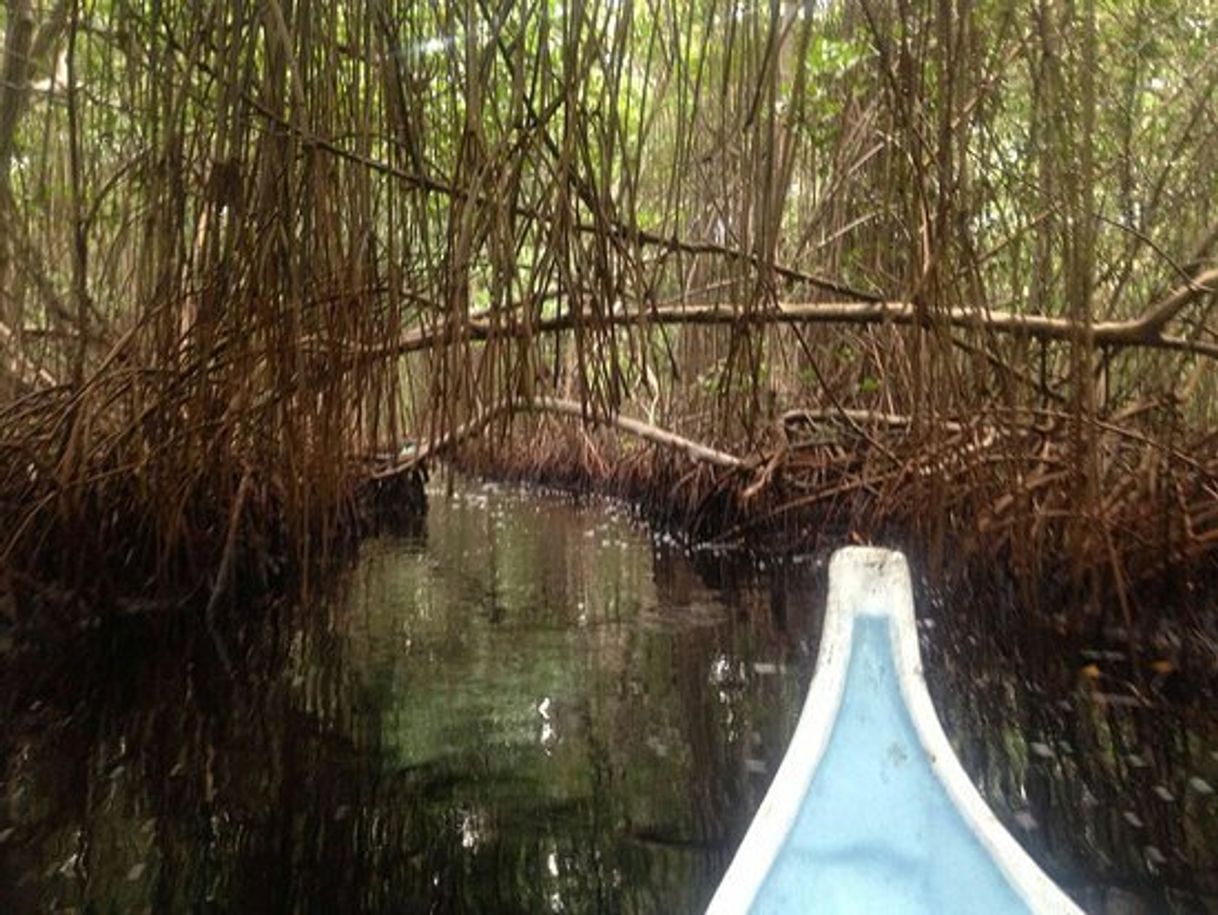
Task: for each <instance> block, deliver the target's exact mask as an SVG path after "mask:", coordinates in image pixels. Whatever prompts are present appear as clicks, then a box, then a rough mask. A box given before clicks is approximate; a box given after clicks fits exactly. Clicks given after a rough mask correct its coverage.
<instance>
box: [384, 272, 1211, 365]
mask: <svg viewBox="0 0 1218 915" xmlns="http://www.w3.org/2000/svg"><path fill="white" fill-rule="evenodd" d="M1215 291H1218V269H1215V270H1211V271H1208V272H1206V273H1203V274H1201V275H1200V276H1198V277H1197V279H1196V280H1195V281H1193V282H1190V283H1189V284H1187V285H1185V286H1182V287H1180V288H1178V289H1176V290H1174V291H1173V292H1171V293H1169V294H1168V295H1167V296H1165V297H1164V298H1163V299H1162V300H1161V301H1160V302H1159V303H1158V304H1156V305H1154V306H1153V307H1152V308H1150V309H1149V310H1148V311H1147V313H1146V314H1145V315H1143V316H1142V317H1140V318H1136V319H1132V320H1128V321H1101V322H1099V323H1097V324H1093V325H1092V326H1091V330H1090V333H1089V334H1088V337H1089V339H1090V340H1091V342H1092V343H1093V344H1095V345H1096V346H1106V347H1110V348H1113V349H1120V348H1129V347H1145V348H1148V349H1164V350H1174V351H1177V352H1186V353H1193V354H1196V355H1201V356H1207V357H1209V358H1213V359H1218V344H1214V343H1207V342H1205V341H1203V340H1188V339H1185V338H1183V337H1178V336H1174V335H1171V334H1165V333H1163V328H1164V326H1165V325H1166V324H1167V323H1168V322H1169V321H1170V320H1171V318H1172V317H1174V316H1175V315H1176V314H1178V313H1179V312H1180V310H1181V309H1183V308H1184V307H1186V306H1187V305H1188V304H1190V303H1192V302H1194V301H1196V300H1197V299H1198V298H1200V297H1201V296H1203V295H1207V294H1211V293H1213V292H1215ZM503 317H504V316H500V317H499V319H498V320H496V321H494V322H492V321H490V320H488V318H489V316H471V317H470V318H469V319H468V320H466V321H462V322H460V323H454V324H448V325H445V326H443V327H440V328H438V329H426V330H424V329H419V330H415V331H411V332H410V333H408V334H406V335H405V336H404V337H402V339H401V340H399V341H398V342H397V343H396V344H393V345H391V346H388V347H377V348H374V349H364V350H362V351H361V355H363V356H365V357H372V358H383V357H385V356H392V355H403V354H405V353H411V352H418V351H421V350H426V349H431V348H433V347H436V346H440V345H444V344H450V343H456V342H459V341H472V342H484V341H489V340H501V339H506V338H510V337H520V336H525V335H527V334H528V333H532V334H544V333H555V332H559V331H565V330H571V329H573V328H575V326H576V325H577V324H588V323H593V324H595V325H597V326H600V327H632V326H639V325H647V324H656V325H661V324H673V325H681V324H691V325H692V324H697V325H714V324H732V325H737V324H745V323H748V324H757V325H766V324H855V325H861V324H894V325H902V326H910V325H915V324H922V323H923V322H924V320H925V319H924V317H923V316H922V314H921V313H919V311H918V308H917V307H916V306H915V305H914V304H913V303H912V302H900V301H894V302H817V303H808V304H804V303H779V304H777V305H774V306H773V307H771V308H768V309H765V310H763V311H756V312H750V313H748V314H747V315H746V314H744V313H742V312H740V311H738V310H736V309H735V308H732V307H730V306H725V305H674V306H665V307H662V308H653V309H646V310H639V311H616V312H613V313H610V314H607V315H597V316H596V317H595V318H594V319H591V318H589V317H588V316H586V315H571V314H566V315H560V316H557V317H553V318H545V319H542V320H538V321H536V322H534V323H533V324H532V325H531V327H530V328H529V329H528V330H526V329H525V328H524V327H523V326H521V325H519V324H514V323H504V321H503ZM933 320H934V321H935V322H936V323H939V324H942V325H946V326H950V327H954V328H965V329H969V330H975V331H986V332H992V333H999V334H1005V335H1009V336H1023V337H1028V338H1030V339H1033V340H1044V341H1059V342H1064V341H1072V340H1077V339H1079V335H1080V328H1079V327H1078V325H1076V324H1075V323H1074V322H1073V321H1070V320H1069V319H1067V318H1053V317H1048V316H1046V315H1038V314H1018V313H1016V312H1010V311H980V310H974V309H966V308H954V309H951V310H950V311H946V312H942V313H940V314H938V315H936V316H935V317H934V318H933Z"/></svg>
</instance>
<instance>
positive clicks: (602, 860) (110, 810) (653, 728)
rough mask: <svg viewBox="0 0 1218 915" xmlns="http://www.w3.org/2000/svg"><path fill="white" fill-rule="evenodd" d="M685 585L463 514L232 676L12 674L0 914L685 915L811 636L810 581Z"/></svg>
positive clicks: (255, 638)
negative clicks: (370, 914)
mask: <svg viewBox="0 0 1218 915" xmlns="http://www.w3.org/2000/svg"><path fill="white" fill-rule="evenodd" d="M711 571H712V573H713V574H711V575H710V576H709V577H710V578H711V579H713V580H715V586H714V587H711V586H708V585H707V584H706V583H705V582H706V576H704V575H703V574H700V573H699V572H698V571H697V570H695V568H694V567H693V565H691V563H690V562H689V561H688V560H687V559H686V558H685V557H684V556H683V555H682V554H681V553H680V552H679V551H677V550H676V549H675V548H674V547H673V546H671V545H669V544H666V543H664V542H662V541H657V540H653V539H652V538H650V537H649V536H648V535H647V534H646V533H645V532H644V531H643V530H641V529H640V528H639V527H638V526H637V525H634V524H632V523H630V522H629V520H628V519H626V518H623V517H620V516H618V515H617V514H615V513H614V512H612V511H607V510H606V509H605V508H604V507H603V506H597V507H592V508H579V507H577V506H574V505H571V504H569V503H566V502H562V501H557V500H554V499H542V498H537V497H535V496H522V495H520V494H518V493H514V492H510V491H507V492H502V491H498V490H495V489H493V488H474V489H470V490H467V491H459V492H458V493H457V494H456V496H455V497H454V498H452V499H448V498H446V497H444V495H443V494H441V493H435V494H433V506H432V511H431V515H430V518H429V522H428V530H427V536H426V542H425V544H424V542H422V541H420V540H418V539H415V540H411V539H401V538H397V539H382V540H378V541H373V542H370V543H368V544H367V545H366V547H365V549H364V550H363V551H362V555H361V559H360V562H359V564H358V565H357V567H356V568H355V569H354V570H353V571H352V572H351V573H349V575H348V576H347V580H346V582H345V587H344V588H343V589H342V593H341V594H340V595H338V596H337V597H333V598H331V599H329V600H328V601H326V602H325V603H324V604H323V605H322V606H320V607H314V608H312V612H311V613H310V614H308V616H307V619H309V621H310V622H309V624H308V625H301V624H300V619H301V616H300V615H298V614H290V613H288V611H286V610H283V609H280V610H279V611H278V612H277V614H273V615H272V619H271V620H270V621H269V623H268V622H267V621H263V622H262V623H260V624H259V625H258V626H250V627H248V628H247V629H246V630H245V631H244V632H241V633H239V635H238V636H237V637H236V638H235V642H236V646H235V647H234V648H233V649H232V653H233V654H234V655H235V656H236V657H239V658H241V659H242V660H241V661H240V663H238V665H237V669H236V670H235V671H234V673H233V674H231V675H229V674H226V673H225V671H224V670H223V669H222V668H221V667H220V666H219V664H218V663H217V662H216V660H215V657H214V654H215V653H214V649H212V648H211V646H210V643H209V641H208V640H207V638H206V636H201V635H200V634H199V633H198V632H196V631H194V629H193V628H192V627H185V626H183V627H179V628H178V629H176V630H173V631H153V630H152V629H151V628H150V624H149V623H148V622H147V621H144V620H139V619H131V620H127V621H124V622H120V623H119V624H118V625H115V626H108V627H107V628H106V630H105V631H104V633H85V634H83V635H82V637H81V639H80V644H79V645H77V646H75V649H74V650H70V651H69V652H68V654H69V655H70V657H67V658H65V657H64V656H63V655H64V654H65V652H64V650H63V649H62V648H61V647H57V650H56V653H55V655H54V656H50V655H48V656H39V655H38V652H37V651H34V650H31V651H27V652H24V653H23V654H22V655H21V656H20V657H18V658H9V659H8V661H7V662H6V663H5V668H4V671H5V679H6V681H7V682H6V683H5V684H4V686H5V687H6V693H5V694H6V695H7V696H9V697H10V700H7V701H9V702H10V703H11V704H10V706H9V707H6V708H5V709H4V713H5V716H6V721H7V722H9V725H8V727H6V728H5V734H4V736H3V738H0V740H2V741H3V744H2V745H3V752H4V762H5V767H4V772H5V791H4V798H5V805H4V807H3V808H0V829H3V830H4V832H3V833H0V836H3V841H2V842H0V910H2V911H5V912H9V911H15V912H22V911H31V912H32V911H70V910H83V909H86V908H89V909H96V910H103V911H105V910H114V911H124V912H126V911H131V912H139V911H154V912H163V911H186V910H200V911H242V912H244V911H302V912H305V911H317V912H335V911H355V910H373V911H409V912H414V911H421V912H427V911H434V912H450V911H451V912H456V911H471V912H473V911H477V912H487V911H495V912H539V911H556V912H557V911H562V912H619V911H620V912H682V911H697V910H698V909H700V907H701V906H702V905H703V904H704V903H705V901H706V899H707V898H708V897H709V894H710V892H711V891H712V890H713V887H714V884H715V882H716V881H717V879H718V875H719V874H720V873H721V872H722V870H723V868H724V867H725V866H726V863H727V859H728V858H729V857H730V854H731V850H732V848H733V847H734V843H735V841H736V840H737V839H738V837H739V834H740V831H741V830H742V828H743V826H744V824H745V823H746V822H747V819H748V812H749V811H750V810H751V809H752V808H753V807H754V806H755V805H756V804H757V803H758V801H759V800H760V796H761V793H762V792H763V791H764V787H765V784H766V781H767V780H768V774H769V772H770V771H771V770H772V765H773V762H774V761H776V760H777V759H778V758H780V756H781V753H782V749H783V746H784V745H785V740H786V736H787V734H788V733H789V730H790V727H791V725H792V723H793V712H794V710H796V709H797V707H798V702H799V695H800V691H801V686H800V684H801V683H803V684H806V681H807V677H808V673H809V670H810V663H811V658H812V656H813V653H814V650H815V644H814V641H815V630H816V623H815V620H814V618H813V617H814V614H813V613H812V612H798V613H792V614H787V612H786V605H787V604H788V603H789V604H790V605H791V606H798V607H800V608H811V606H812V604H813V601H814V582H813V581H812V579H813V573H812V572H811V571H810V570H809V568H808V567H799V566H795V567H790V568H787V569H786V570H785V571H779V572H778V573H774V572H768V573H767V574H766V575H764V576H758V575H755V574H744V575H742V574H739V573H738V571H734V570H732V569H730V568H727V567H724V566H721V565H716V566H715V567H714V568H713V569H712V570H711ZM788 618H790V619H792V620H798V621H799V623H798V625H797V627H796V628H794V629H792V628H791V627H790V626H789V625H788ZM154 645H155V650H154V649H153V646H154Z"/></svg>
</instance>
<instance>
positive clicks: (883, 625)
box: [709, 548, 1079, 915]
mask: <svg viewBox="0 0 1218 915" xmlns="http://www.w3.org/2000/svg"><path fill="white" fill-rule="evenodd" d="M822 638H823V643H822V648H821V655H820V659H819V661H818V665H817V674H816V678H815V679H814V681H813V685H812V687H811V688H810V689H809V694H808V699H807V700H806V703H805V708H804V712H803V714H802V716H801V719H800V724H799V727H798V729H797V731H796V734H795V737H794V738H793V739H792V745H791V748H790V750H789V751H788V753H787V757H786V758H785V759H784V761H783V764H782V767H781V768H780V770H779V772H778V774H777V775H776V776H775V779H774V784H773V785H772V786H771V788H770V791H769V793H768V794H767V796H766V799H765V801H764V802H763V804H762V808H761V810H760V811H759V813H758V815H757V817H756V819H755V820H754V822H753V824H752V826H751V827H750V829H749V832H748V834H747V835H746V837H745V840H744V842H743V843H742V844H741V848H740V850H739V851H738V852H737V855H736V858H735V860H734V861H733V862H732V865H731V867H730V868H729V870H728V873H727V875H726V876H725V878H724V881H723V884H722V885H721V886H720V888H719V891H718V892H717V893H716V895H715V898H714V900H713V901H712V903H711V907H710V910H709V912H710V913H714V915H724V913H743V912H755V913H775V915H786V913H795V912H810V913H818V915H853V913H860V915H861V913H886V915H929V913H993V915H1007V913H1028V912H1033V913H1077V912H1079V909H1078V908H1077V907H1076V906H1075V905H1074V903H1072V902H1071V901H1070V900H1069V898H1068V897H1066V895H1065V894H1064V893H1062V891H1061V890H1060V889H1059V888H1057V887H1056V886H1055V885H1054V884H1053V883H1052V881H1050V880H1049V878H1048V877H1047V876H1046V875H1045V874H1044V873H1043V872H1041V871H1040V870H1039V868H1038V867H1037V866H1036V865H1035V864H1034V863H1033V862H1032V860H1031V859H1030V858H1029V857H1028V856H1027V855H1026V853H1025V852H1023V850H1022V849H1021V848H1020V847H1019V845H1018V844H1017V843H1016V842H1015V840H1014V839H1013V838H1012V837H1011V836H1010V835H1008V834H1007V833H1006V832H1005V830H1003V828H1002V826H1001V824H999V823H998V821H997V819H996V818H995V817H994V815H993V813H992V812H991V811H990V810H989V809H988V808H987V807H986V806H985V804H984V801H982V800H981V798H980V796H979V795H978V794H977V792H976V790H975V788H973V786H972V784H971V783H970V782H969V780H968V777H967V775H966V774H965V773H964V772H963V770H962V769H961V767H960V764H959V762H958V760H956V758H955V756H954V754H953V753H952V750H951V747H950V745H949V744H948V742H947V739H946V737H945V736H944V734H943V731H942V727H941V726H940V724H939V722H938V719H937V718H936V717H935V715H934V709H933V706H932V705H931V703H930V697H929V695H928V694H927V693H926V687H925V682H924V681H923V679H922V670H921V663H920V660H919V657H918V647H917V632H916V627H915V625H914V619H913V604H912V592H911V589H910V586H909V576H908V570H907V568H906V566H905V562H904V558H903V557H901V556H900V554H896V553H890V552H887V551H880V550H863V549H857V548H856V549H851V550H847V551H841V552H839V553H838V554H837V555H835V556H834V559H833V562H832V563H831V566H830V597H829V609H828V612H827V614H826V621H825V634H824V636H823V637H822Z"/></svg>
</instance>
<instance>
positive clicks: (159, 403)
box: [0, 0, 1218, 614]
mask: <svg viewBox="0 0 1218 915" xmlns="http://www.w3.org/2000/svg"><path fill="white" fill-rule="evenodd" d="M3 16H4V18H3V20H0V25H2V26H3V34H4V46H3V51H2V52H0V67H2V71H3V75H2V78H0V226H2V230H0V517H2V518H3V519H4V523H3V524H2V525H0V531H2V536H3V540H2V541H0V551H2V553H0V555H2V556H3V558H4V562H5V566H6V568H8V570H9V571H8V573H7V579H8V580H7V585H8V586H10V587H13V588H16V589H18V590H22V591H23V592H25V591H27V590H29V589H33V590H35V591H38V592H39V593H43V592H45V585H46V584H47V583H49V582H56V583H57V586H58V587H60V588H62V587H64V586H66V587H67V588H68V589H69V590H68V592H67V593H69V594H70V595H79V596H81V597H83V598H85V599H89V600H92V599H96V598H97V597H99V596H100V597H105V596H113V595H115V594H117V593H120V592H132V591H140V592H148V591H150V590H158V589H167V590H176V589H178V587H179V586H180V585H181V584H182V583H184V582H185V583H194V582H199V581H206V580H208V579H207V577H208V576H211V577H212V578H213V579H215V580H218V581H219V582H221V583H222V582H223V581H224V580H225V579H226V578H228V577H229V576H230V575H231V574H234V568H233V567H234V566H235V565H243V563H241V562H237V561H235V560H234V558H233V557H234V556H235V555H238V554H239V555H240V556H243V557H246V560H245V561H244V566H248V568H243V569H242V571H243V572H246V573H251V574H257V575H262V576H267V575H270V574H273V573H274V571H275V566H276V564H277V563H278V562H279V561H280V559H281V558H283V557H294V558H295V559H297V560H299V559H301V558H305V557H308V556H312V555H316V554H318V553H319V552H324V551H325V550H326V549H328V548H329V547H330V546H331V545H332V544H333V543H334V540H335V537H336V536H337V535H338V534H340V533H343V532H347V531H349V530H351V529H352V527H353V526H354V525H355V524H356V515H357V514H358V512H357V511H355V510H353V508H352V505H353V504H354V503H353V499H354V498H355V496H356V494H357V492H359V491H360V488H361V484H362V483H363V482H365V481H366V480H368V478H369V477H370V476H371V475H375V476H376V477H377V478H378V479H379V480H380V484H381V486H382V497H384V493H385V492H393V491H395V490H394V489H393V487H392V486H388V482H389V481H391V480H392V478H393V475H394V474H395V473H397V472H399V471H401V472H402V473H409V472H412V471H413V469H414V468H415V467H416V465H417V458H418V457H419V456H420V455H421V454H422V453H423V449H420V450H419V451H415V452H409V451H405V452H399V446H400V444H401V443H402V442H403V440H405V439H407V438H413V439H418V440H426V441H428V442H431V443H432V446H433V447H439V446H446V447H450V448H451V447H454V446H462V447H464V448H465V451H466V453H467V454H469V453H470V451H471V449H473V450H474V451H477V450H478V446H477V444H476V441H475V439H476V437H474V436H472V433H477V432H486V433H489V434H488V435H486V436H484V437H483V441H484V442H492V443H493V445H494V447H493V448H492V449H491V450H490V452H489V453H488V452H487V451H486V450H485V448H483V450H482V451H481V457H480V460H481V461H482V462H483V466H488V465H489V466H491V468H492V469H495V468H498V469H500V470H504V469H517V470H518V469H520V468H521V467H522V466H523V467H525V468H526V469H529V468H531V470H532V471H533V472H536V473H548V474H551V475H556V474H557V475H561V474H562V473H564V472H566V473H568V474H570V473H571V472H573V469H574V470H578V473H576V474H575V475H576V476H577V477H578V478H579V479H581V480H582V481H584V482H585V483H587V482H592V483H597V484H602V485H613V484H614V483H615V481H616V483H617V484H618V485H625V484H623V480H626V481H627V483H628V485H629V487H630V488H631V491H632V492H634V493H635V494H636V495H642V496H647V495H648V494H650V495H651V496H652V497H656V498H659V497H660V496H663V497H664V498H665V499H667V500H669V501H675V502H677V503H680V504H682V505H684V506H685V509H684V514H682V515H681V517H682V518H683V519H684V520H685V521H687V522H696V523H698V524H699V525H701V526H700V528H699V529H700V530H701V531H702V532H703V533H708V532H714V533H715V534H716V535H717V536H720V537H721V538H723V539H724V540H726V541H732V540H736V539H740V538H743V537H747V536H749V535H751V534H753V533H756V532H760V531H765V530H771V531H772V530H773V529H774V526H775V525H776V524H781V525H782V526H783V527H784V530H785V531H786V532H787V533H788V534H790V535H793V536H794V537H795V538H796V539H799V538H801V537H803V538H807V537H810V536H813V533H812V532H813V531H814V528H813V527H812V526H811V525H813V524H814V523H815V524H816V525H818V526H819V525H823V524H825V523H826V522H832V523H833V526H834V529H835V530H841V529H843V528H845V529H853V532H854V533H855V534H856V535H858V536H870V535H873V534H875V533H876V532H878V531H880V530H888V529H899V530H901V531H902V532H904V533H907V534H909V535H911V536H912V535H916V536H917V537H918V538H919V542H921V543H923V544H928V545H930V546H932V547H936V546H937V547H939V548H944V547H946V546H947V545H949V544H950V545H952V546H951V548H952V549H955V546H954V545H955V544H959V543H963V544H966V545H967V546H968V547H970V548H975V549H977V550H980V551H982V553H983V554H985V555H989V554H991V553H998V554H1000V555H1002V556H1004V557H1006V558H1007V559H1008V560H1009V561H1011V562H1013V563H1015V564H1016V565H1017V566H1019V567H1020V568H1024V569H1031V570H1036V571H1037V572H1038V573H1044V574H1047V573H1048V572H1052V571H1061V570H1063V569H1069V570H1071V571H1072V574H1073V577H1074V580H1075V581H1076V582H1082V583H1087V584H1090V585H1093V586H1094V590H1096V591H1097V592H1098V591H1103V590H1112V589H1115V591H1116V592H1117V593H1118V594H1120V595H1121V596H1122V597H1125V595H1126V591H1127V589H1128V588H1129V584H1130V582H1131V581H1133V580H1140V579H1143V578H1145V577H1146V576H1150V575H1154V574H1157V573H1159V572H1161V571H1162V570H1163V569H1164V568H1166V567H1190V568H1191V567H1196V565H1197V563H1198V561H1204V560H1206V558H1207V557H1209V556H1210V555H1211V554H1212V552H1213V551H1214V550H1215V548H1216V547H1218V482H1216V477H1218V440H1216V439H1215V436H1214V434H1213V432H1212V431H1211V430H1212V428H1213V425H1214V422H1215V419H1216V418H1218V417H1216V413H1215V411H1216V410H1218V407H1216V406H1215V403H1216V398H1215V394H1216V393H1218V391H1216V390H1215V388H1216V385H1218V374H1216V373H1215V371H1214V361H1215V358H1216V357H1218V322H1216V321H1215V318H1214V315H1213V311H1214V304H1215V302H1216V301H1218V296H1216V295H1215V289H1216V288H1218V287H1216V285H1215V284H1216V282H1218V260H1216V253H1215V252H1216V249H1218V212H1216V209H1215V206H1216V204H1215V201H1216V200H1218V194H1215V191H1216V190H1218V186H1216V179H1215V175H1218V170H1216V168H1215V164H1216V163H1215V159H1216V158H1218V143H1215V139H1216V138H1215V134H1216V133H1218V103H1216V101H1215V98H1214V90H1215V87H1216V86H1218V60H1216V59H1215V58H1214V55H1213V54H1212V48H1213V47H1214V46H1215V44H1216V43H1218V16H1216V15H1215V8H1214V6H1213V4H1212V3H1209V2H1206V3H1196V2H1189V3H1184V2H1176V0H1168V2H1159V0H1154V2H1152V0H1114V2H1109V3H1106V4H1098V3H1096V2H1095V0H1009V2H990V0H976V2H974V0H923V2H909V0H897V2H882V0H844V2H815V0H809V2H808V3H805V4H802V5H799V4H794V3H786V2H777V0H776V2H773V3H770V4H768V5H764V4H763V5H749V4H742V3H736V4H732V3H728V2H726V0H724V2H720V0H648V2H643V3H638V2H634V0H589V2H587V3H575V4H566V3H561V2H553V0H540V2H531V0H526V2H519V3H513V2H502V3H496V2H494V0H467V2H464V3H448V4H444V3H433V4H420V3H407V2H398V0H352V2H344V3H320V2H313V0H262V2H257V3H252V2H246V0H230V2H201V3H179V4H163V3H160V2H158V0H6V3H5V5H4V13H3ZM539 413H540V414H543V416H541V417H539V415H538V414H539ZM572 414H575V420H576V421H575V423H574V424H573V421H572V419H573V418H572ZM618 418H621V421H619V422H618V423H617V428H614V429H613V434H614V437H613V438H609V437H607V436H606V435H604V434H601V433H602V432H603V431H604V430H601V432H597V431H596V430H590V429H589V428H588V423H591V424H592V425H597V424H599V425H602V426H604V425H606V424H609V425H610V426H611V425H612V421H615V420H617V419H618ZM580 419H582V420H584V421H586V422H585V423H584V424H581V423H580V422H579V420H580ZM623 433H624V434H627V435H628V436H630V437H631V441H625V440H622V439H620V438H618V437H617V436H618V435H620V434H623ZM539 442H544V444H545V447H544V448H542V447H538V443H539ZM640 443H641V444H640ZM386 454H388V455H391V456H392V455H399V457H391V458H389V459H388V460H386V459H385V458H384V456H385V455H386ZM401 455H405V458H404V459H403V458H402V457H401ZM378 456H379V457H378ZM691 459H692V460H693V461H694V462H695V465H696V469H695V470H694V471H690V470H689V467H690V464H689V462H690V460H691ZM564 468H565V470H564ZM682 500H683V501H682ZM708 506H710V507H711V508H713V511H711V508H708ZM711 515H713V516H714V517H713V518H712V519H711V521H708V520H707V519H708V517H710V516H711ZM712 521H713V523H712ZM69 545H70V549H67V548H65V547H66V546H69ZM258 557H261V558H258ZM306 565H307V564H306ZM57 593H60V594H62V593H63V592H57ZM218 593H219V592H218V590H216V589H215V588H213V590H212V596H213V598H215V596H216V595H217V594H218ZM44 596H45V594H44ZM73 600H75V598H70V599H68V602H69V603H71V602H72V601H73ZM42 605H43V604H39V606H42ZM1124 608H1125V611H1126V613H1127V614H1128V613H1130V612H1132V609H1131V606H1130V604H1129V602H1128V600H1126V601H1125V602H1124ZM14 612H15V611H14Z"/></svg>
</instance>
